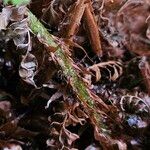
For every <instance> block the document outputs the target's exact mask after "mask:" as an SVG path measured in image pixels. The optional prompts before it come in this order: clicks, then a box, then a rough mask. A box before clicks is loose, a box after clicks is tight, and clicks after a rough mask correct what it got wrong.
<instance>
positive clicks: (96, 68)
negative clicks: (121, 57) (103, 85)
mask: <svg viewBox="0 0 150 150" xmlns="http://www.w3.org/2000/svg"><path fill="white" fill-rule="evenodd" d="M110 68H111V69H112V70H113V71H111V69H110ZM101 69H105V70H106V71H107V72H108V74H109V79H110V80H112V81H115V80H116V79H117V78H119V77H120V76H121V75H122V73H123V68H122V64H121V63H120V62H118V61H108V62H101V63H99V64H95V65H93V66H90V67H89V68H87V70H88V71H93V72H95V77H96V82H97V81H99V80H100V79H101V76H102V75H101Z"/></svg>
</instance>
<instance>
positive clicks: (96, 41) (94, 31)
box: [83, 1, 102, 56]
mask: <svg viewBox="0 0 150 150" xmlns="http://www.w3.org/2000/svg"><path fill="white" fill-rule="evenodd" d="M83 17H84V18H83V19H84V22H85V26H86V28H87V33H88V37H89V39H90V43H91V47H92V49H93V51H94V52H95V54H97V55H98V56H101V55H102V48H101V41H100V35H99V31H98V26H97V23H96V21H95V17H94V12H93V9H92V4H91V1H90V2H88V3H87V6H86V8H85V12H84V15H83Z"/></svg>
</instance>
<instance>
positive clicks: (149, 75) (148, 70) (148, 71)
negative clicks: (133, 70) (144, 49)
mask: <svg viewBox="0 0 150 150" xmlns="http://www.w3.org/2000/svg"><path fill="white" fill-rule="evenodd" d="M139 68H140V70H141V74H142V76H143V79H144V82H145V85H146V88H147V91H148V94H149V96H150V64H149V62H148V60H147V57H144V56H143V57H142V60H141V62H140V64H139Z"/></svg>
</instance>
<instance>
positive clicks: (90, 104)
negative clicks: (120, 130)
mask: <svg viewBox="0 0 150 150" xmlns="http://www.w3.org/2000/svg"><path fill="white" fill-rule="evenodd" d="M28 23H29V28H30V29H31V31H32V32H33V34H35V35H37V37H38V38H39V40H40V41H42V43H44V44H45V45H46V46H47V47H48V48H49V47H50V48H49V49H48V50H49V51H50V52H53V53H54V55H55V57H56V59H57V62H58V64H59V66H60V67H61V69H62V71H63V74H64V75H65V76H66V78H67V79H68V81H69V83H70V85H71V86H72V89H73V91H74V92H75V94H76V96H77V97H78V99H79V100H80V102H81V103H82V104H83V105H84V106H86V108H87V109H88V110H87V112H88V114H89V115H90V116H89V118H90V119H91V118H92V119H91V121H92V122H93V124H94V125H96V126H97V127H98V128H99V129H101V128H102V126H104V124H102V122H101V121H100V120H101V116H100V114H99V113H97V104H96V102H95V97H96V96H95V97H93V96H92V95H94V94H92V93H91V91H90V90H89V89H88V88H87V86H86V84H85V83H84V81H83V80H82V78H81V77H79V75H78V73H77V71H76V69H75V68H74V67H73V61H72V60H71V59H70V58H69V56H68V54H67V53H66V51H65V50H64V49H63V47H62V46H60V45H59V44H58V42H56V38H55V37H54V36H52V35H51V34H50V33H49V32H48V31H47V30H46V28H45V27H44V26H43V25H42V23H40V21H39V20H38V19H37V18H36V17H35V16H34V15H33V14H32V13H31V12H30V11H28ZM51 49H53V50H54V49H55V51H51ZM96 98H98V97H96ZM101 105H102V107H103V108H104V110H108V108H107V105H106V104H105V103H104V102H103V101H102V102H101ZM91 112H92V113H91ZM103 141H104V140H103Z"/></svg>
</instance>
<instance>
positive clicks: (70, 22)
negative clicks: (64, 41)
mask: <svg viewBox="0 0 150 150" xmlns="http://www.w3.org/2000/svg"><path fill="white" fill-rule="evenodd" d="M85 1H86V0H77V2H76V3H75V4H74V5H73V6H72V7H71V8H70V11H69V12H68V13H67V16H66V18H65V19H64V21H63V22H62V27H61V29H60V33H61V32H63V34H64V37H65V38H69V39H72V38H73V36H74V35H75V34H76V32H77V30H78V28H79V26H80V24H81V23H80V22H81V19H82V16H83V13H84V10H85V6H86V5H85ZM68 14H69V15H68ZM65 23H66V24H67V25H66V26H64V24H65ZM64 30H65V32H64Z"/></svg>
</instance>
